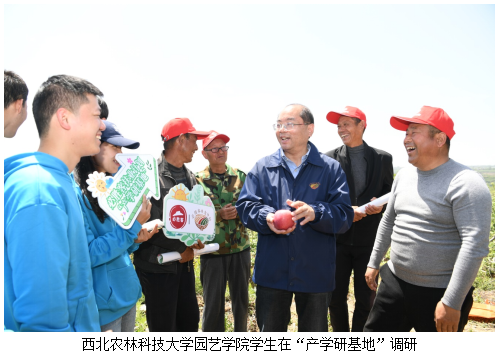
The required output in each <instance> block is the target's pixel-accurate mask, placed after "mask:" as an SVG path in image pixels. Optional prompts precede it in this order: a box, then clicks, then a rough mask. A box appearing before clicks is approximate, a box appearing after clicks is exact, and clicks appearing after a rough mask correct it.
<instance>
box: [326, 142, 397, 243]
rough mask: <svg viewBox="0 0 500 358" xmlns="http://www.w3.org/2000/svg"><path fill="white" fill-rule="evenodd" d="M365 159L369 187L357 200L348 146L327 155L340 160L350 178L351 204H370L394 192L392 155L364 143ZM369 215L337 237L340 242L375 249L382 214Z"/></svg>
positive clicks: (348, 178)
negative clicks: (373, 199) (392, 190)
mask: <svg viewBox="0 0 500 358" xmlns="http://www.w3.org/2000/svg"><path fill="white" fill-rule="evenodd" d="M363 144H364V158H365V160H366V163H367V167H366V188H365V190H364V191H363V192H362V193H361V194H360V195H359V197H356V190H355V188H354V178H353V176H352V171H351V160H350V158H349V154H348V151H347V148H346V146H345V145H343V146H341V147H338V148H336V149H334V150H331V151H329V152H328V153H325V154H326V155H327V156H329V157H330V158H333V159H335V160H337V161H338V162H339V163H340V166H341V167H342V169H343V170H344V172H345V174H346V176H347V185H348V186H349V196H350V198H351V205H353V206H361V205H364V204H366V203H369V202H370V200H371V198H373V197H376V198H379V197H381V196H382V195H384V194H387V193H389V192H390V191H391V187H392V182H393V181H394V170H393V168H392V155H390V154H389V153H387V152H384V151H383V150H380V149H376V148H372V147H370V146H368V144H366V142H365V141H363ZM384 210H385V208H384ZM384 210H382V212H380V213H379V214H375V215H367V216H366V217H364V218H363V219H361V220H359V221H357V222H354V223H352V226H351V228H350V229H349V230H348V231H347V232H345V233H344V234H337V243H338V244H345V245H355V246H373V243H374V242H375V236H376V234H377V228H378V224H379V222H380V220H381V219H382V213H383V212H384Z"/></svg>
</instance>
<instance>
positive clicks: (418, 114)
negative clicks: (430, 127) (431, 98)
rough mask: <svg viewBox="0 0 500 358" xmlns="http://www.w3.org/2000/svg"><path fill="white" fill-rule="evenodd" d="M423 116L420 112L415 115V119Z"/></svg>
mask: <svg viewBox="0 0 500 358" xmlns="http://www.w3.org/2000/svg"><path fill="white" fill-rule="evenodd" d="M421 115H422V114H421V113H420V112H418V113H417V114H415V115H414V116H413V117H418V116H421Z"/></svg>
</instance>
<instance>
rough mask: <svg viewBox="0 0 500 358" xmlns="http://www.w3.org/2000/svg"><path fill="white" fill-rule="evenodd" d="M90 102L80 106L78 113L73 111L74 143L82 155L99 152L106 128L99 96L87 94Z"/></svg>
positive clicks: (76, 149) (71, 115)
mask: <svg viewBox="0 0 500 358" xmlns="http://www.w3.org/2000/svg"><path fill="white" fill-rule="evenodd" d="M87 99H88V102H87V103H84V104H82V105H81V106H80V109H79V110H78V113H71V114H70V117H71V123H72V125H71V129H72V143H71V144H72V145H73V146H74V149H75V151H76V152H77V153H78V154H79V155H80V157H85V156H88V155H94V154H97V153H99V151H100V145H101V134H102V131H103V130H105V129H106V126H105V124H104V122H103V121H101V118H100V116H101V107H99V104H98V102H97V97H96V96H94V95H89V94H88V95H87Z"/></svg>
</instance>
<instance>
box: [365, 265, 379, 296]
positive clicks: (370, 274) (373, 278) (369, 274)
mask: <svg viewBox="0 0 500 358" xmlns="http://www.w3.org/2000/svg"><path fill="white" fill-rule="evenodd" d="M379 271H380V270H377V269H374V268H371V267H367V268H366V272H365V280H366V284H367V285H368V287H370V289H371V290H373V291H377V286H378V282H377V275H378V273H379Z"/></svg>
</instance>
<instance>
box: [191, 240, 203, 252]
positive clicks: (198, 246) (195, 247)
mask: <svg viewBox="0 0 500 358" xmlns="http://www.w3.org/2000/svg"><path fill="white" fill-rule="evenodd" d="M189 247H190V248H192V249H196V250H201V249H203V248H204V247H205V244H204V243H202V242H201V241H200V239H198V242H197V243H196V244H193V245H191V246H189Z"/></svg>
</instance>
